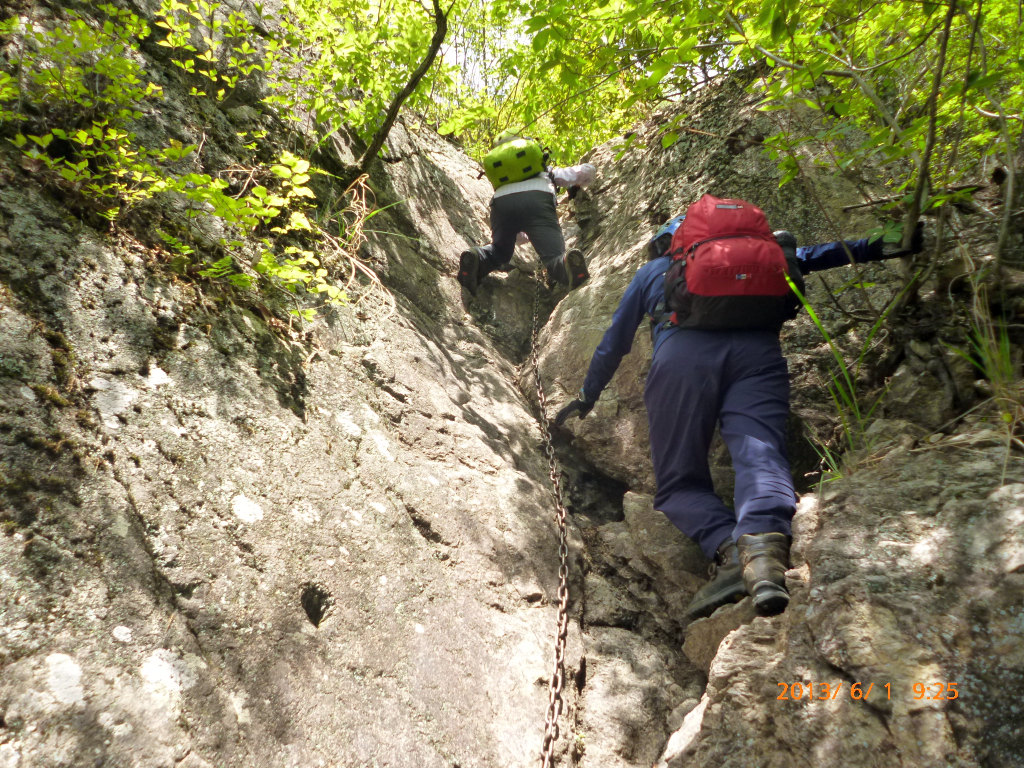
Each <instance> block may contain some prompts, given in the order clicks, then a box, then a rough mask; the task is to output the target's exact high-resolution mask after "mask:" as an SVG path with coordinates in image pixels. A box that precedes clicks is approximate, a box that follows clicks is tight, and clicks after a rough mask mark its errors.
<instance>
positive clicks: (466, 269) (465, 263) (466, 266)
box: [459, 248, 480, 296]
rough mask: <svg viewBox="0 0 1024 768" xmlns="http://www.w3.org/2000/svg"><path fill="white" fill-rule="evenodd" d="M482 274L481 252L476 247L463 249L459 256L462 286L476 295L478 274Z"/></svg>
mask: <svg viewBox="0 0 1024 768" xmlns="http://www.w3.org/2000/svg"><path fill="white" fill-rule="evenodd" d="M479 274H480V254H478V253H477V251H476V249H475V248H470V249H469V250H468V251H463V252H462V255H461V256H459V282H460V283H462V287H463V288H465V289H466V290H467V291H469V292H470V293H471V294H473V295H474V296H475V295H476V286H477V276H478V275H479Z"/></svg>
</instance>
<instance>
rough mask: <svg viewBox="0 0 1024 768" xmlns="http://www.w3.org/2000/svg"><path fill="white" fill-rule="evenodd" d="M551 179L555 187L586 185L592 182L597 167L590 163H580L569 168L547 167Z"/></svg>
mask: <svg viewBox="0 0 1024 768" xmlns="http://www.w3.org/2000/svg"><path fill="white" fill-rule="evenodd" d="M548 173H550V174H551V181H553V182H554V184H555V186H556V187H587V186H589V185H591V184H592V183H593V182H594V177H595V176H596V175H597V169H596V168H595V167H594V166H592V165H591V164H590V163H581V164H580V165H573V166H571V167H569V168H555V167H552V168H549V169H548Z"/></svg>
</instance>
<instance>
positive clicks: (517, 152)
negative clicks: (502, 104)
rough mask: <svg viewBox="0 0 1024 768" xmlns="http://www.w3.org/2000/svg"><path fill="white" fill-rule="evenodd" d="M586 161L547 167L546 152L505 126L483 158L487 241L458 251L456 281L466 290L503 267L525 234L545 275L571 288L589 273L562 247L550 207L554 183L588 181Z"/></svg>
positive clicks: (590, 170)
mask: <svg viewBox="0 0 1024 768" xmlns="http://www.w3.org/2000/svg"><path fill="white" fill-rule="evenodd" d="M596 172H597V171H596V169H595V168H594V166H592V165H590V163H582V164H581V165H574V166H572V167H571V168H556V167H548V166H547V152H546V151H545V150H544V148H543V147H541V145H540V143H539V142H538V141H536V140H535V139H529V138H521V137H519V136H517V135H516V134H514V133H512V132H510V131H506V132H505V133H503V134H501V135H500V136H498V138H497V139H495V140H494V145H493V147H492V149H491V151H490V152H489V153H488V154H487V156H486V157H485V158H484V173H486V174H487V178H488V179H489V180H490V182H491V184H492V185H493V186H494V197H493V198H492V199H491V244H490V245H484V246H478V247H474V248H470V249H469V250H468V251H463V253H462V255H461V256H460V258H459V282H460V283H462V285H464V286H465V287H466V288H467V289H468V290H469V291H470V292H471V293H475V292H476V287H477V284H478V283H479V281H480V279H481V278H482V277H484V275H486V274H488V273H489V272H493V271H494V270H496V269H497V270H500V269H502V268H504V267H507V265H508V263H509V262H510V261H512V254H513V253H514V251H515V247H516V237H517V235H518V234H519V233H521V232H522V233H525V234H526V235H527V237H529V239H530V242H531V243H533V247H534V249H536V251H537V254H538V255H539V256H540V258H541V261H543V262H544V266H545V267H546V268H547V271H548V280H549V282H550V281H557V282H559V283H562V284H563V285H568V286H569V287H570V288H574V287H576V286H577V285H579V284H580V283H582V282H583V281H584V280H586V279H587V278H588V277H589V276H590V275H589V273H588V272H587V263H586V260H585V259H584V258H583V254H582V253H581V252H580V251H578V250H576V249H573V250H571V251H569V252H568V253H566V252H565V238H564V237H563V236H562V228H561V227H560V226H559V224H558V214H557V212H556V211H555V194H556V192H555V188H556V187H566V188H568V189H569V190H570V196H574V192H575V189H578V188H579V187H585V186H587V185H589V184H591V183H592V182H593V181H594V176H595V174H596Z"/></svg>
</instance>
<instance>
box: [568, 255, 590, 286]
mask: <svg viewBox="0 0 1024 768" xmlns="http://www.w3.org/2000/svg"><path fill="white" fill-rule="evenodd" d="M565 270H566V272H568V273H569V288H570V289H572V288H575V287H576V286H577V285H582V284H583V283H585V282H586V281H587V280H588V279H589V278H590V272H588V271H587V260H586V259H585V258H583V253H582V252H580V251H577V250H575V249H574V250H571V251H569V253H567V254H566V255H565Z"/></svg>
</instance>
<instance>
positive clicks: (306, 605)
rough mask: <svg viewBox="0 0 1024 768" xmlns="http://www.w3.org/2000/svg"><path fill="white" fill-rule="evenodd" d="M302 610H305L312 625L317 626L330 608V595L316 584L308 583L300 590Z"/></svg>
mask: <svg viewBox="0 0 1024 768" xmlns="http://www.w3.org/2000/svg"><path fill="white" fill-rule="evenodd" d="M299 600H300V601H301V602H302V610H304V611H305V612H306V616H308V617H309V621H310V622H311V623H312V624H313V626H314V627H319V626H320V622H322V621H323V620H324V617H325V616H326V615H327V612H328V611H329V610H330V609H331V595H330V593H328V591H327V590H326V589H324V588H323V587H321V586H319V585H317V584H308V585H307V586H306V587H305V588H304V589H303V590H302V597H300V598H299Z"/></svg>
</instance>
